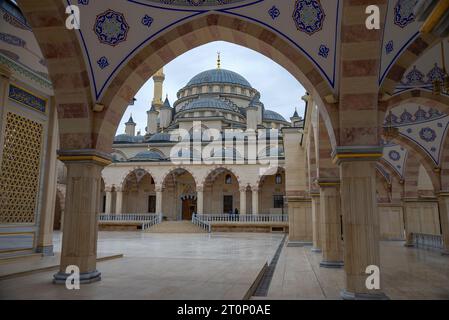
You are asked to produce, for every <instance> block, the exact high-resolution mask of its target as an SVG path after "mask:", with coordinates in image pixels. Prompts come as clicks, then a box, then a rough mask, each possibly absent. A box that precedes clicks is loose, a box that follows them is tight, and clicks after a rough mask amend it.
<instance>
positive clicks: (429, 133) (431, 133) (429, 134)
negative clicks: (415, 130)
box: [419, 127, 437, 142]
mask: <svg viewBox="0 0 449 320" xmlns="http://www.w3.org/2000/svg"><path fill="white" fill-rule="evenodd" d="M419 136H420V138H421V139H423V140H424V141H426V142H433V141H435V139H436V138H437V134H436V132H435V130H433V129H432V128H429V127H427V128H422V129H421V131H420V132H419Z"/></svg>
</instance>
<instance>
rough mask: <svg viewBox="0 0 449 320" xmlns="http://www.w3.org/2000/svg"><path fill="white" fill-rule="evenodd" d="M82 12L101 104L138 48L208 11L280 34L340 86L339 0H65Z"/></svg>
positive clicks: (87, 53)
mask: <svg viewBox="0 0 449 320" xmlns="http://www.w3.org/2000/svg"><path fill="white" fill-rule="evenodd" d="M66 1H67V3H68V4H75V5H78V6H79V8H80V14H81V15H80V17H81V29H80V30H79V38H80V41H81V42H82V47H83V49H84V54H85V58H86V59H87V61H88V64H89V66H90V77H91V80H92V83H93V87H94V88H93V90H94V95H95V98H96V99H97V100H100V99H101V95H102V94H103V92H104V90H105V89H106V88H107V86H108V84H109V83H110V81H111V80H112V79H113V77H114V76H115V75H116V74H117V73H118V72H119V70H120V69H121V68H122V67H123V66H124V65H125V63H126V62H127V61H128V60H129V59H131V58H132V57H133V56H134V55H135V54H136V53H137V52H138V51H139V50H140V49H142V48H143V47H145V46H146V45H147V44H148V43H150V42H151V41H153V40H155V39H157V38H158V37H159V36H161V35H163V34H164V33H166V32H168V31H169V30H170V29H173V28H175V27H177V26H179V25H180V24H182V23H185V22H187V21H189V20H192V19H195V18H197V17H199V16H204V15H207V14H210V13H214V14H223V15H227V16H234V17H236V18H240V19H243V20H247V21H250V22H252V23H256V24H259V25H261V26H263V27H264V28H267V29H268V30H271V31H272V32H274V33H276V34H278V35H279V36H280V37H281V38H283V39H284V40H286V41H287V42H288V43H290V44H291V45H292V47H294V48H296V49H297V50H298V51H300V52H301V53H302V55H303V56H305V57H306V58H307V59H309V60H310V61H311V62H312V64H314V65H315V66H316V68H317V70H319V72H320V73H321V74H322V76H323V77H324V78H325V79H327V81H328V83H329V85H330V86H331V87H332V88H336V87H337V86H336V79H337V74H336V73H337V70H336V61H337V48H338V46H337V41H338V39H339V29H340V28H339V27H338V25H339V23H340V20H339V17H340V14H339V12H340V3H341V1H340V0H296V1H293V0H292V1H274V0H252V1H242V0H234V1H232V0H216V1H212V0H205V1H201V0H185V1H184V0H160V1H157V0H128V1H125V0H109V1H93V0H90V1H89V0H79V1H74V0H66Z"/></svg>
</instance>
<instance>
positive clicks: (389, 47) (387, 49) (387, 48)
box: [385, 40, 394, 54]
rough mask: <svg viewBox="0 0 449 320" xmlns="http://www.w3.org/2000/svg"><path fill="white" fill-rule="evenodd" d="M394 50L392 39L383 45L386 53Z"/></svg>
mask: <svg viewBox="0 0 449 320" xmlns="http://www.w3.org/2000/svg"><path fill="white" fill-rule="evenodd" d="M393 51H394V43H393V40H390V41H388V43H387V44H386V45H385V52H386V53H387V54H390V53H392V52H393Z"/></svg>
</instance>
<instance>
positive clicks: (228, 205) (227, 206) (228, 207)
mask: <svg viewBox="0 0 449 320" xmlns="http://www.w3.org/2000/svg"><path fill="white" fill-rule="evenodd" d="M233 200H234V199H233V197H232V196H224V197H223V213H225V214H228V213H232V212H233V210H234V201H233Z"/></svg>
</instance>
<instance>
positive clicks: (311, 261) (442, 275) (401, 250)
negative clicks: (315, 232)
mask: <svg viewBox="0 0 449 320" xmlns="http://www.w3.org/2000/svg"><path fill="white" fill-rule="evenodd" d="M380 249H381V251H380V253H381V266H382V269H381V277H383V278H381V279H382V280H381V285H382V286H383V288H384V291H385V293H386V294H387V295H388V297H390V298H391V299H446V300H447V299H449V256H442V255H441V254H439V253H437V252H432V251H426V250H422V249H415V248H405V247H404V242H401V241H388V242H387V241H383V242H381V245H380ZM320 260H321V255H320V254H317V253H313V252H311V251H310V248H307V247H304V248H294V247H293V248H292V247H284V250H283V251H282V254H281V256H280V258H279V262H278V265H277V267H276V271H275V273H274V275H273V280H272V282H271V286H270V290H269V292H268V297H267V298H268V299H340V291H341V289H342V288H343V286H344V271H343V269H326V268H321V267H320V266H319V263H320Z"/></svg>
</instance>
